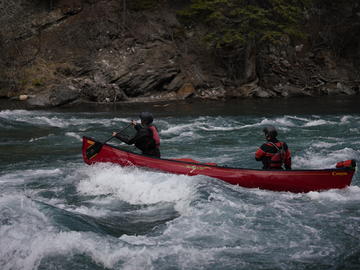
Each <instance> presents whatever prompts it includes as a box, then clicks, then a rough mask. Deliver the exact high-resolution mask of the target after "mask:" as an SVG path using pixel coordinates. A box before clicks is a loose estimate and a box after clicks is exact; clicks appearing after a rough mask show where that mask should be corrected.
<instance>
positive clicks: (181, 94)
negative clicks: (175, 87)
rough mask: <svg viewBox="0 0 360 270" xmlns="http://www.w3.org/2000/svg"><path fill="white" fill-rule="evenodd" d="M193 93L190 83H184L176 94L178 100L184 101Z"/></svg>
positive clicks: (193, 89)
mask: <svg viewBox="0 0 360 270" xmlns="http://www.w3.org/2000/svg"><path fill="white" fill-rule="evenodd" d="M194 93H195V88H194V86H193V85H192V84H191V83H185V84H184V85H183V86H182V87H181V88H180V89H179V91H177V93H176V97H177V98H178V99H186V98H188V97H190V96H192V95H193V94H194Z"/></svg>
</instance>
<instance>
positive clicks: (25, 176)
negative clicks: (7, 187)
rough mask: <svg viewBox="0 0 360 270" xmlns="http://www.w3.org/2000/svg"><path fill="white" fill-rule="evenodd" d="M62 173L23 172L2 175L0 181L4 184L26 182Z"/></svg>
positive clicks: (49, 170) (52, 170)
mask: <svg viewBox="0 0 360 270" xmlns="http://www.w3.org/2000/svg"><path fill="white" fill-rule="evenodd" d="M61 172H62V171H61V169H47V170H45V169H38V170H21V171H15V172H13V173H9V174H4V175H0V180H2V181H3V182H14V181H24V180H29V179H33V178H38V177H41V176H51V175H58V174H60V173H61Z"/></svg>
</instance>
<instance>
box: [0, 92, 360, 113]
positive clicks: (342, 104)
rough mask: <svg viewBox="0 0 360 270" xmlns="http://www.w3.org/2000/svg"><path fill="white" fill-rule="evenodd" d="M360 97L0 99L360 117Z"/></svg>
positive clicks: (3, 103) (93, 108)
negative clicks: (129, 100)
mask: <svg viewBox="0 0 360 270" xmlns="http://www.w3.org/2000/svg"><path fill="white" fill-rule="evenodd" d="M359 104H360V96H336V97H333V96H332V97H329V96H327V97H294V98H287V99H284V98H283V99H243V100H239V99H231V100H227V101H218V100H200V99H191V100H182V101H168V102H152V103H150V102H148V103H110V104H109V103H95V102H86V103H78V104H75V105H70V104H69V105H64V106H61V107H55V108H38V107H35V108H34V107H32V106H29V105H28V104H27V103H24V102H22V101H11V102H9V101H8V100H4V99H0V111H1V110H49V111H53V112H74V113H75V112H118V113H121V114H122V115H126V114H129V115H135V116H137V115H138V113H139V112H140V111H151V112H153V113H154V114H155V115H156V116H162V115H184V116H196V115H213V116H215V115H217V114H221V115H265V116H266V115H269V114H274V113H276V114H279V115H291V114H338V113H339V114H349V113H353V114H360V108H359Z"/></svg>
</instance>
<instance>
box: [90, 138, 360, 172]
mask: <svg viewBox="0 0 360 270" xmlns="http://www.w3.org/2000/svg"><path fill="white" fill-rule="evenodd" d="M83 140H91V141H94V142H99V141H97V140H96V139H94V138H92V137H87V136H83ZM100 143H101V142H100ZM104 145H107V146H109V147H110V148H115V149H117V150H119V151H122V152H126V153H128V154H131V155H136V156H140V157H146V158H150V159H157V160H163V161H168V162H176V163H181V164H189V165H195V166H206V167H210V168H219V169H230V170H246V171H261V172H272V173H274V172H281V173H282V174H287V173H289V174H291V173H294V172H336V171H342V172H343V171H348V172H349V171H350V172H353V171H355V168H326V169H295V170H293V169H292V170H267V169H251V168H239V167H229V166H220V165H210V164H206V163H201V162H199V163H195V162H190V161H182V160H176V159H166V158H158V157H151V156H146V155H142V154H139V153H135V152H131V151H128V150H125V149H122V148H120V147H118V146H115V145H111V144H108V143H105V144H104Z"/></svg>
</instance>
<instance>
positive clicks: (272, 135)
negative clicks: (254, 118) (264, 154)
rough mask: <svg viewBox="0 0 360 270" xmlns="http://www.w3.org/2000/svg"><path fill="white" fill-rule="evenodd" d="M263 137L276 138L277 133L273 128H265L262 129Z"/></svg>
mask: <svg viewBox="0 0 360 270" xmlns="http://www.w3.org/2000/svg"><path fill="white" fill-rule="evenodd" d="M263 131H264V133H265V136H266V137H269V138H270V139H273V138H276V136H277V135H278V134H277V131H276V129H275V127H274V126H267V127H265V128H264V129H263Z"/></svg>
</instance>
